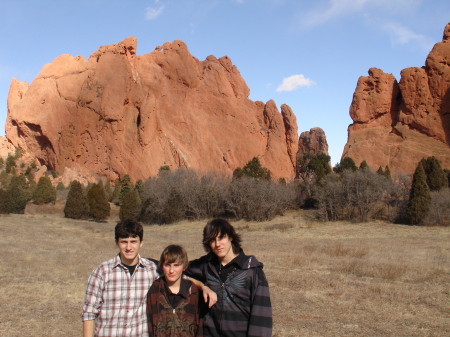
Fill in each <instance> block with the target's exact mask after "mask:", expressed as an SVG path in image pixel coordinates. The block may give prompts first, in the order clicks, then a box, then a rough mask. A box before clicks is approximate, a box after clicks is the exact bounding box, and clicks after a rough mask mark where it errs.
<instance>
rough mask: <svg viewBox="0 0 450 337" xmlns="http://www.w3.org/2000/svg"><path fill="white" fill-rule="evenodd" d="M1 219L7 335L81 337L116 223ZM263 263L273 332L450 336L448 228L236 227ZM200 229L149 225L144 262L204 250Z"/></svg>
mask: <svg viewBox="0 0 450 337" xmlns="http://www.w3.org/2000/svg"><path fill="white" fill-rule="evenodd" d="M44 212H45V209H44V210H42V209H41V210H40V211H38V210H37V209H36V208H35V209H28V210H27V213H28V214H25V215H7V216H0V230H1V233H2V238H3V239H2V240H3V241H2V244H1V245H0V254H1V256H2V259H1V263H0V287H1V289H2V291H1V292H0V303H1V305H0V306H1V310H0V336H5V337H13V336H81V320H80V313H81V309H82V305H83V297H84V289H85V284H86V281H87V278H88V276H89V274H90V272H91V270H92V269H93V268H94V267H95V266H96V265H97V264H99V263H100V262H102V261H104V260H106V259H109V258H111V257H112V256H114V255H115V254H116V253H117V249H116V247H115V244H114V238H113V229H114V225H115V221H109V222H107V223H100V224H99V223H95V222H90V221H75V220H70V219H64V218H63V217H62V216H61V214H60V212H50V213H53V214H43V213H44ZM233 224H234V225H235V227H236V228H237V229H238V231H239V232H240V233H241V234H242V237H243V247H244V251H245V253H246V254H254V255H256V256H257V257H258V259H259V260H260V261H262V262H263V263H264V270H265V272H266V275H267V278H268V280H269V284H270V290H271V297H272V305H273V314H274V336H440V337H441V336H450V228H449V227H413V226H402V225H393V224H389V223H383V222H371V223H364V224H355V223H344V222H339V223H320V222H316V221H314V220H313V219H312V218H310V216H309V214H308V213H305V212H293V213H289V214H287V215H286V216H284V217H278V218H276V219H274V220H272V221H268V222H259V223H256V222H246V221H238V222H234V223H233ZM204 225H205V221H201V222H187V221H186V222H180V223H177V224H174V225H168V226H146V227H145V230H144V246H143V248H142V250H143V254H142V255H143V256H146V257H154V258H158V257H159V254H160V252H161V251H162V249H163V248H164V247H165V246H166V245H168V244H171V243H178V244H182V245H184V246H185V247H186V248H187V250H188V252H189V257H190V258H191V259H193V258H196V257H199V256H201V255H203V254H204V252H203V250H202V246H201V235H202V229H203V226H204Z"/></svg>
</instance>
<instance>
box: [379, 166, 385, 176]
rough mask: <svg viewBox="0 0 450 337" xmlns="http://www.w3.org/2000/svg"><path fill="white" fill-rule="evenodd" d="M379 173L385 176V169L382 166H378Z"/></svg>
mask: <svg viewBox="0 0 450 337" xmlns="http://www.w3.org/2000/svg"><path fill="white" fill-rule="evenodd" d="M377 174H379V175H380V176H384V171H383V168H382V167H381V166H380V167H379V168H378V170H377Z"/></svg>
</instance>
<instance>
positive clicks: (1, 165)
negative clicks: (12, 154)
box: [0, 157, 5, 168]
mask: <svg viewBox="0 0 450 337" xmlns="http://www.w3.org/2000/svg"><path fill="white" fill-rule="evenodd" d="M3 165H5V161H4V160H3V158H2V157H0V168H2V167H3Z"/></svg>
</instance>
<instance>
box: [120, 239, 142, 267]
mask: <svg viewBox="0 0 450 337" xmlns="http://www.w3.org/2000/svg"><path fill="white" fill-rule="evenodd" d="M142 243H143V241H141V240H140V239H139V236H136V237H128V238H119V239H118V240H117V242H116V245H117V247H119V251H120V259H121V261H122V263H124V264H126V265H127V266H134V265H135V264H137V263H138V261H139V256H138V255H139V250H140V249H141V247H142Z"/></svg>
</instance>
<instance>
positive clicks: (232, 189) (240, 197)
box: [224, 177, 295, 221]
mask: <svg viewBox="0 0 450 337" xmlns="http://www.w3.org/2000/svg"><path fill="white" fill-rule="evenodd" d="M224 199H225V210H226V211H227V212H228V213H230V214H232V215H233V216H234V217H235V218H236V219H242V218H245V219H247V220H252V221H263V220H268V219H272V218H273V217H274V216H275V215H277V214H280V215H281V214H283V212H284V211H285V210H287V209H288V208H289V207H290V206H291V205H292V204H293V202H294V200H295V190H294V186H293V185H285V184H280V183H275V182H272V181H270V180H258V179H253V178H247V177H242V178H240V179H236V180H233V181H232V182H231V183H230V185H229V188H228V193H227V195H226V197H225V198H224Z"/></svg>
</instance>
